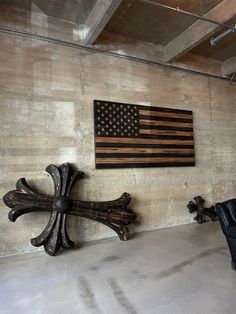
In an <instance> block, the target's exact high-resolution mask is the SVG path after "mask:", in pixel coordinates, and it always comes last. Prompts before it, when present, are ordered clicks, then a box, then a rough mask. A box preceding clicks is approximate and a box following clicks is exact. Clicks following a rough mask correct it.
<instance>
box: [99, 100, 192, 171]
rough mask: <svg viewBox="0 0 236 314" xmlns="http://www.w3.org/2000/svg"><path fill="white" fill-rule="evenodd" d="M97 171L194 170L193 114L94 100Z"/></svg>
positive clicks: (183, 111)
mask: <svg viewBox="0 0 236 314" xmlns="http://www.w3.org/2000/svg"><path fill="white" fill-rule="evenodd" d="M94 126H95V155H96V156H95V158H96V169H107V168H134V167H186V166H194V165H195V160H194V139H193V113H192V111H188V110H180V109H169V108H160V107H149V106H141V105H131V104H122V103H117V102H109V101H101V100H94Z"/></svg>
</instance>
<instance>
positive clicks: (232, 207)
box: [216, 198, 236, 270]
mask: <svg viewBox="0 0 236 314" xmlns="http://www.w3.org/2000/svg"><path fill="white" fill-rule="evenodd" d="M216 212H217V215H218V219H219V222H220V225H221V228H222V231H223V233H224V235H225V237H226V240H227V242H228V246H229V250H230V253H231V257H232V262H231V266H232V269H233V270H236V198H234V199H231V200H228V201H226V202H224V203H217V204H216Z"/></svg>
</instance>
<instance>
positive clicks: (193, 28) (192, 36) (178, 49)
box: [164, 0, 236, 62]
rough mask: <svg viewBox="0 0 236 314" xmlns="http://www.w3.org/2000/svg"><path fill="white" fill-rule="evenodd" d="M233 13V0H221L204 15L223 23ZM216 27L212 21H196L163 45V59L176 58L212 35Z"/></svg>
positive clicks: (234, 11)
mask: <svg viewBox="0 0 236 314" xmlns="http://www.w3.org/2000/svg"><path fill="white" fill-rule="evenodd" d="M235 15H236V2H235V0H223V1H222V2H221V3H220V4H218V5H217V6H215V7H214V8H213V9H212V10H210V11H209V12H208V13H207V14H205V15H204V17H205V18H208V19H212V20H215V21H217V22H221V23H224V22H227V21H228V20H230V19H231V18H233V17H234V16H235ZM218 28H219V26H217V25H215V24H212V23H208V22H205V21H202V20H198V21H196V22H195V23H193V24H192V25H190V26H189V27H188V28H187V29H186V30H184V31H183V32H182V33H180V34H179V35H178V36H177V37H176V38H175V39H173V40H172V41H171V42H169V43H168V44H167V45H166V46H165V48H164V61H165V62H170V61H173V60H176V59H177V58H178V57H180V56H182V55H183V54H185V53H186V52H188V51H189V50H191V49H193V48H194V47H196V46H197V45H199V44H200V43H202V42H203V41H204V40H206V39H207V38H209V37H210V36H211V35H213V34H214V32H215V31H216V30H217V29H218Z"/></svg>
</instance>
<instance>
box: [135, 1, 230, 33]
mask: <svg viewBox="0 0 236 314" xmlns="http://www.w3.org/2000/svg"><path fill="white" fill-rule="evenodd" d="M140 1H141V2H145V3H149V4H152V5H155V6H158V7H160V8H163V9H167V10H171V11H174V12H176V13H181V14H185V15H188V16H191V17H194V18H195V19H198V20H202V21H205V22H209V23H212V24H215V25H219V26H222V27H225V28H229V29H232V31H234V28H235V25H231V24H228V23H221V22H217V21H215V20H211V19H208V18H205V17H204V16H201V15H198V14H195V13H191V12H188V11H185V10H182V9H180V8H179V7H177V8H174V7H170V6H168V5H165V4H161V3H158V2H155V1H151V0H140Z"/></svg>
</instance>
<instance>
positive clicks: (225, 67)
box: [222, 57, 236, 76]
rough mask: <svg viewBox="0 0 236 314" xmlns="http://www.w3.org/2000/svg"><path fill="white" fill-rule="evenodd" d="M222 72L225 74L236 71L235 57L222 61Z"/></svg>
mask: <svg viewBox="0 0 236 314" xmlns="http://www.w3.org/2000/svg"><path fill="white" fill-rule="evenodd" d="M222 72H223V75H225V76H228V75H231V74H234V73H236V57H233V58H230V59H228V60H226V61H225V62H223V64H222Z"/></svg>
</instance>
